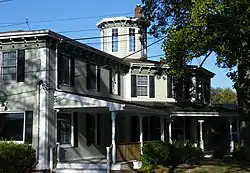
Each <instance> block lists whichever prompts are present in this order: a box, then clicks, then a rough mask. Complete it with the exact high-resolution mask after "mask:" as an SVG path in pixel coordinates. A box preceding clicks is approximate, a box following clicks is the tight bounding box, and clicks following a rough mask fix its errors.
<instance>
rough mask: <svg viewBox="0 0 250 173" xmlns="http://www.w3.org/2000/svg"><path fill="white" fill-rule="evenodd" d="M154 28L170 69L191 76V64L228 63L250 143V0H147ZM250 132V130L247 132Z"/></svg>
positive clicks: (145, 5) (147, 16) (146, 8)
mask: <svg viewBox="0 0 250 173" xmlns="http://www.w3.org/2000/svg"><path fill="white" fill-rule="evenodd" d="M142 3H143V11H144V18H145V19H146V20H149V21H150V22H151V26H150V33H151V34H152V35H154V36H155V37H160V36H166V39H165V40H164V42H163V45H162V47H163V49H164V51H165V54H166V56H165V58H164V59H162V62H164V63H166V61H167V63H168V65H169V66H170V67H171V68H170V70H169V73H170V74H173V75H176V76H178V77H183V76H185V75H186V74H188V73H186V72H187V64H189V63H190V62H191V61H192V60H193V59H195V58H202V59H203V60H202V63H201V65H202V64H203V63H204V61H206V60H209V57H210V55H211V54H215V55H216V57H217V60H216V62H215V64H216V65H218V66H219V67H221V68H226V69H228V71H229V72H228V74H227V76H228V77H229V78H230V79H231V80H232V81H233V82H234V88H235V89H236V91H237V96H238V108H239V113H240V117H241V119H242V120H244V121H245V122H246V123H245V125H244V129H243V130H244V131H243V133H244V136H243V138H244V140H245V144H247V143H248V144H249V145H250V128H249V126H250V125H249V124H250V123H249V122H250V104H249V103H250V42H249V38H250V1H249V0H142ZM245 132H249V133H245ZM247 134H249V135H247Z"/></svg>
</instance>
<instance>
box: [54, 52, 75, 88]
mask: <svg viewBox="0 0 250 173" xmlns="http://www.w3.org/2000/svg"><path fill="white" fill-rule="evenodd" d="M60 55H61V57H63V56H66V57H68V59H69V63H68V64H69V81H68V82H69V83H68V84H66V83H63V81H60V85H62V86H71V85H72V83H71V81H72V79H71V78H72V74H71V73H72V71H71V58H72V56H70V55H68V54H66V53H60ZM59 68H60V67H58V70H57V73H59ZM62 78H63V76H62Z"/></svg>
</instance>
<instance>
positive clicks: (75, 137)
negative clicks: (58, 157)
mask: <svg viewBox="0 0 250 173" xmlns="http://www.w3.org/2000/svg"><path fill="white" fill-rule="evenodd" d="M73 124H74V147H78V117H77V112H74V113H73Z"/></svg>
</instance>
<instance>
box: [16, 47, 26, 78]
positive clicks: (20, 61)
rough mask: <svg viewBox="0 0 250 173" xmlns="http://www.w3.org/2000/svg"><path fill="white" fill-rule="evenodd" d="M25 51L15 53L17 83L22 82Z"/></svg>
mask: <svg viewBox="0 0 250 173" xmlns="http://www.w3.org/2000/svg"><path fill="white" fill-rule="evenodd" d="M24 73H25V50H18V51H17V82H24V76H25V75H24Z"/></svg>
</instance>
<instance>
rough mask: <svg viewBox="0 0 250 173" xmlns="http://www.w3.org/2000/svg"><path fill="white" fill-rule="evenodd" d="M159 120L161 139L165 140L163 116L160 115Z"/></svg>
mask: <svg viewBox="0 0 250 173" xmlns="http://www.w3.org/2000/svg"><path fill="white" fill-rule="evenodd" d="M160 121H161V140H162V141H163V142H165V123H164V121H165V118H164V117H161V118H160Z"/></svg>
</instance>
